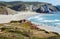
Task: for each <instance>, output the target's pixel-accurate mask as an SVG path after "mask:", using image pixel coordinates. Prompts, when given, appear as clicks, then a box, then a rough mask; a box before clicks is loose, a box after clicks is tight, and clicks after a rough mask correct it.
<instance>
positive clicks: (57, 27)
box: [28, 12, 60, 33]
mask: <svg viewBox="0 0 60 39" xmlns="http://www.w3.org/2000/svg"><path fill="white" fill-rule="evenodd" d="M28 20H30V21H31V22H33V23H36V24H38V25H43V26H50V27H51V28H52V27H53V28H52V29H53V31H56V32H58V33H60V12H53V14H38V15H35V16H33V17H30V18H28Z"/></svg>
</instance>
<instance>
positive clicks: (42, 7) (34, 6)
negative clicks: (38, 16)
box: [0, 1, 59, 13]
mask: <svg viewBox="0 0 60 39" xmlns="http://www.w3.org/2000/svg"><path fill="white" fill-rule="evenodd" d="M0 6H5V7H8V8H10V9H12V10H15V11H35V12H38V13H50V12H56V11H59V10H58V8H56V7H55V6H53V5H52V4H50V3H45V2H21V1H13V2H0Z"/></svg>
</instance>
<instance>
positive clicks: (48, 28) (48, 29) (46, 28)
mask: <svg viewBox="0 0 60 39" xmlns="http://www.w3.org/2000/svg"><path fill="white" fill-rule="evenodd" d="M32 23H33V24H35V25H37V26H36V27H38V28H40V29H44V30H46V31H48V32H56V33H58V34H60V28H57V27H53V26H45V25H39V24H37V23H34V22H32Z"/></svg>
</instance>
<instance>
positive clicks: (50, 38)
mask: <svg viewBox="0 0 60 39" xmlns="http://www.w3.org/2000/svg"><path fill="white" fill-rule="evenodd" d="M47 39H60V36H51V37H48V38H47Z"/></svg>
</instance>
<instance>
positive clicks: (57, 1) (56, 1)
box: [0, 0, 60, 5]
mask: <svg viewBox="0 0 60 39" xmlns="http://www.w3.org/2000/svg"><path fill="white" fill-rule="evenodd" d="M0 1H7V2H9V1H29V2H30V1H35V2H36V1H38V2H47V3H52V4H53V5H60V0H0Z"/></svg>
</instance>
